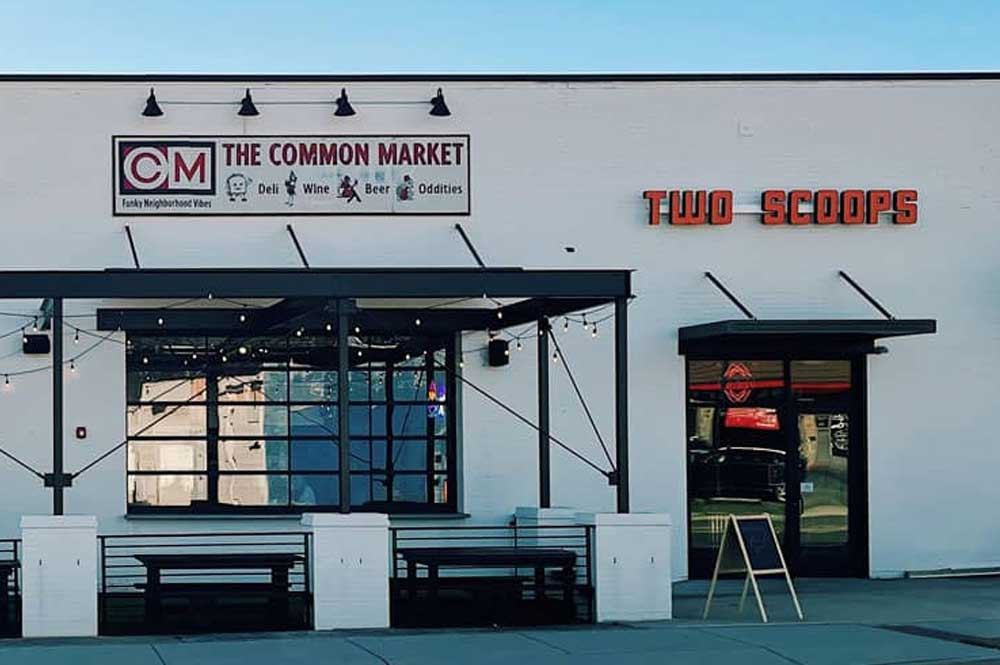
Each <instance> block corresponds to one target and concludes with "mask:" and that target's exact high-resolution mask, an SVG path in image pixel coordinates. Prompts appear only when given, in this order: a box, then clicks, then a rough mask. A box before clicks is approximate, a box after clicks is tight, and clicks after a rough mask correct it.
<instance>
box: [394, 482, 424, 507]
mask: <svg viewBox="0 0 1000 665" xmlns="http://www.w3.org/2000/svg"><path fill="white" fill-rule="evenodd" d="M392 500H393V501H411V502H418V503H426V502H427V476H423V475H413V476H409V475H406V476H404V475H397V476H396V477H395V478H394V479H393V483H392Z"/></svg>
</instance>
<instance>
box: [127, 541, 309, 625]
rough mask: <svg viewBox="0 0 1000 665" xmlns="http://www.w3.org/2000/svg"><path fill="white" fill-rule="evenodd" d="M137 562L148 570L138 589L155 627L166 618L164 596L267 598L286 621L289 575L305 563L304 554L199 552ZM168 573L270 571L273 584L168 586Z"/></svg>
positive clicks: (150, 556) (139, 557)
mask: <svg viewBox="0 0 1000 665" xmlns="http://www.w3.org/2000/svg"><path fill="white" fill-rule="evenodd" d="M135 558H136V559H137V560H138V561H139V562H140V563H142V565H143V566H145V567H146V582H145V583H144V584H138V585H136V586H138V587H140V588H141V589H142V591H143V596H144V598H145V606H146V618H147V620H148V621H149V622H151V623H158V622H159V621H160V619H161V618H162V615H163V598H164V596H167V595H177V596H193V595H206V596H209V597H213V596H218V595H220V594H222V593H233V592H236V593H258V594H262V595H266V596H267V597H268V599H269V602H270V605H271V611H272V612H273V613H274V616H276V617H285V616H287V615H288V608H289V592H290V584H289V571H291V569H292V568H293V567H294V566H295V564H297V563H298V562H299V561H302V560H303V559H304V557H303V556H302V555H300V554H287V553H232V554H206V553H197V552H185V553H181V554H136V555H135ZM165 570H172V571H189V572H190V571H261V570H269V571H270V582H269V583H241V582H172V581H166V582H165V581H164V579H163V577H164V576H163V574H162V573H163V571H165ZM212 574H214V573H212ZM236 574H238V573H236ZM191 575H193V576H197V572H193V573H191Z"/></svg>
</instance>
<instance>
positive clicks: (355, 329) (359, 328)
mask: <svg viewBox="0 0 1000 665" xmlns="http://www.w3.org/2000/svg"><path fill="white" fill-rule="evenodd" d="M354 334H355V335H360V334H361V326H354Z"/></svg>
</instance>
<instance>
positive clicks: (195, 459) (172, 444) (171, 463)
mask: <svg viewBox="0 0 1000 665" xmlns="http://www.w3.org/2000/svg"><path fill="white" fill-rule="evenodd" d="M205 450H206V444H205V442H204V441H130V442H129V444H128V470H129V471H205V470H206V469H207V462H206V457H205Z"/></svg>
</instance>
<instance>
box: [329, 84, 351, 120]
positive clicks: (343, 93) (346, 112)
mask: <svg viewBox="0 0 1000 665" xmlns="http://www.w3.org/2000/svg"><path fill="white" fill-rule="evenodd" d="M335 103H336V104H337V110H336V111H334V112H333V114H334V115H335V116H339V117H341V118H343V117H347V116H350V115H354V113H355V111H354V107H353V106H351V103H350V102H349V101H347V89H346V88H341V89H340V97H337V99H336V100H335Z"/></svg>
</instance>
